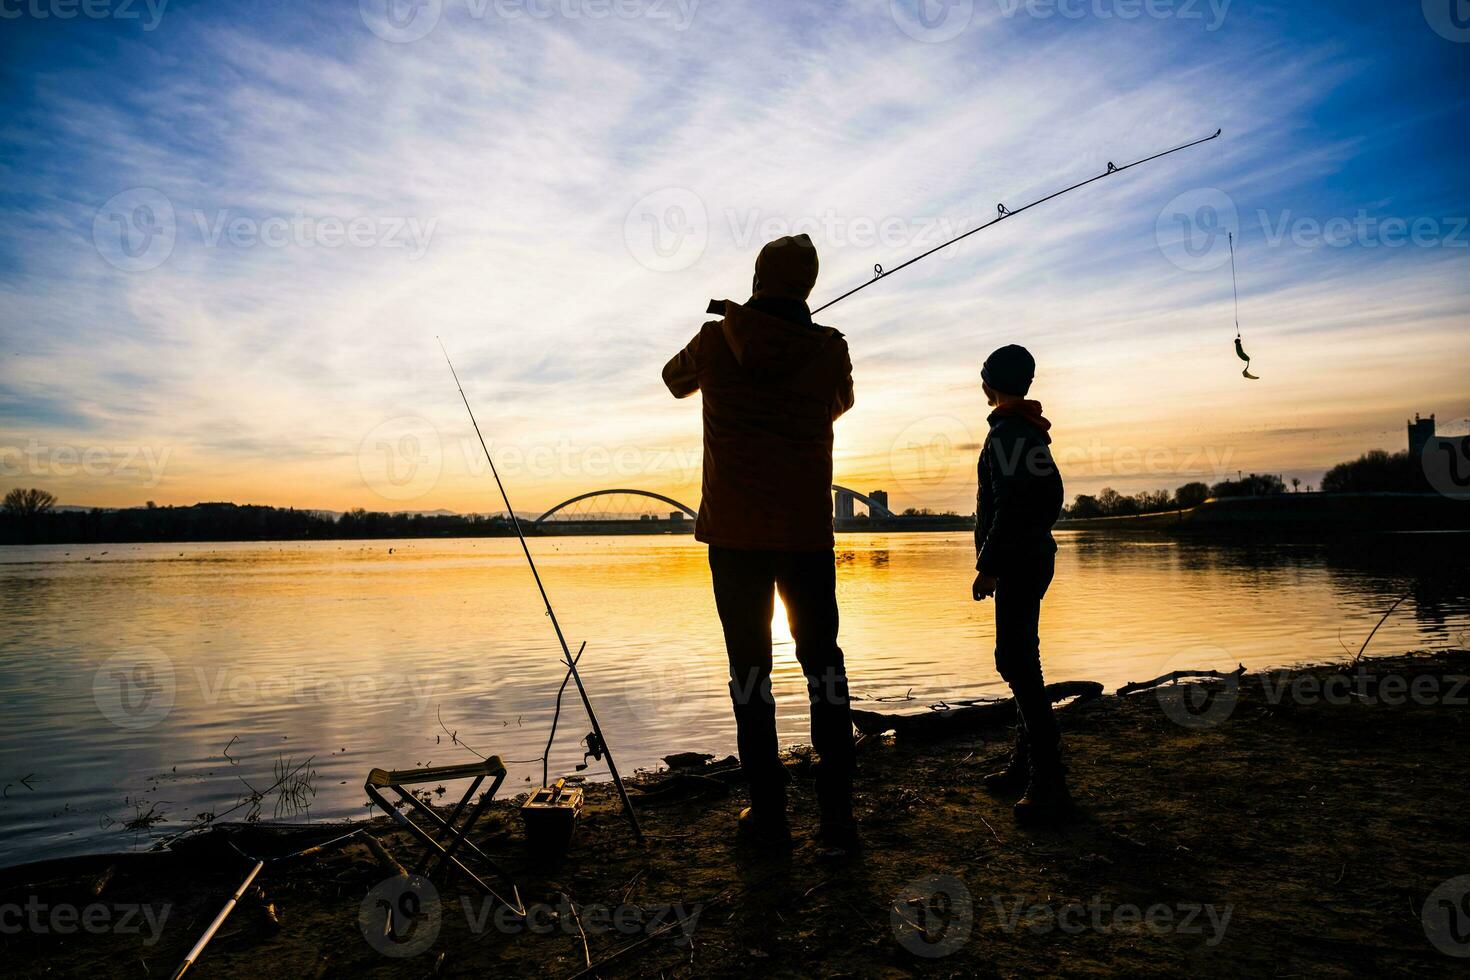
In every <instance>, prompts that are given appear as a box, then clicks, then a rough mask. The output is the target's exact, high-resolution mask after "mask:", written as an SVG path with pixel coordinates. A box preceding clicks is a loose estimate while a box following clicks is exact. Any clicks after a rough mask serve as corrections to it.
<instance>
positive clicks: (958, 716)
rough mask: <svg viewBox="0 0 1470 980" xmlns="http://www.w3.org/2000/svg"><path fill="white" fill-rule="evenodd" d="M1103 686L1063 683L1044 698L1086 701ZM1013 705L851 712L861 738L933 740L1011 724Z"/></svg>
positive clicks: (1049, 687) (1009, 702)
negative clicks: (902, 712) (903, 712)
mask: <svg viewBox="0 0 1470 980" xmlns="http://www.w3.org/2000/svg"><path fill="white" fill-rule="evenodd" d="M1102 692H1103V687H1102V685H1101V684H1099V683H1097V682H1096V681H1063V682H1061V683H1058V684H1048V685H1046V695H1047V697H1048V698H1049V699H1050V700H1051V701H1052V702H1053V703H1055V702H1057V701H1065V700H1067V699H1068V698H1080V699H1081V700H1083V701H1090V700H1092V699H1093V698H1098V697H1101V696H1102ZM1015 721H1016V702H1015V699H1013V698H1005V699H1003V700H1000V701H992V702H991V703H989V704H979V705H973V706H971V707H966V708H954V709H951V710H948V711H926V712H924V713H922V714H909V715H890V714H884V713H883V712H881V711H859V710H857V709H856V708H854V709H853V712H852V722H853V724H854V725H856V726H857V729H858V731H860V732H862V733H863V734H864V735H881V734H883V733H884V732H888V731H891V732H894V733H895V734H897V735H898V736H899V737H900V738H916V739H936V738H948V737H950V736H952V735H967V734H970V733H972V732H978V731H984V730H986V729H991V728H1001V727H1004V726H1006V725H1012V724H1015Z"/></svg>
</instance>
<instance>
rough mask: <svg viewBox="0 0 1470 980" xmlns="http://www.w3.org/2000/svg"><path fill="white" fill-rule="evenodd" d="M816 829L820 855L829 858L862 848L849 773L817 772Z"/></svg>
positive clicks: (848, 853)
mask: <svg viewBox="0 0 1470 980" xmlns="http://www.w3.org/2000/svg"><path fill="white" fill-rule="evenodd" d="M817 809H818V812H819V814H820V817H821V824H820V826H819V827H818V830H817V847H818V849H819V851H820V856H821V857H823V858H826V859H829V860H840V859H842V858H846V857H851V856H852V855H854V854H856V853H857V852H858V851H860V850H862V847H863V841H862V838H861V837H860V836H858V826H857V818H856V817H854V816H853V813H852V776H851V775H850V774H847V775H835V774H826V773H822V772H820V771H819V772H818V773H817Z"/></svg>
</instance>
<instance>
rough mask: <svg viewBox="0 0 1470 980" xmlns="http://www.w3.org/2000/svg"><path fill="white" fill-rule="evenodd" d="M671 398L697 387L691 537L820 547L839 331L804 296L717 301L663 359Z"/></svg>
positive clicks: (844, 372) (844, 386)
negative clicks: (700, 419) (706, 318)
mask: <svg viewBox="0 0 1470 980" xmlns="http://www.w3.org/2000/svg"><path fill="white" fill-rule="evenodd" d="M664 383H665V384H666V385H668V387H669V391H671V392H672V393H673V394H674V397H676V398H684V397H686V396H688V395H692V394H693V393H694V392H696V391H702V392H703V393H704V483H703V496H702V498H701V500H700V504H699V520H698V522H697V523H696V524H695V530H694V536H695V537H696V538H698V539H699V540H700V541H703V542H705V543H707V544H713V545H719V546H721V547H725V548H744V549H750V550H754V549H769V550H780V551H816V550H821V549H824V548H831V547H832V543H833V539H832V423H833V422H834V421H835V420H836V419H837V417H838V416H840V415H842V413H843V412H846V411H847V410H848V409H849V408H851V407H852V403H853V394H852V362H851V361H850V360H849V358H848V353H847V341H846V340H844V339H843V338H842V334H840V333H838V332H837V331H836V330H833V329H832V328H831V327H823V326H818V325H816V324H814V323H812V319H811V313H810V312H808V310H807V306H806V304H805V303H802V302H799V301H796V300H778V299H760V300H753V301H751V302H750V303H749V304H747V305H744V306H741V305H739V304H736V303H732V302H730V301H728V300H727V301H726V302H725V316H724V319H722V320H711V321H710V322H708V323H706V324H705V325H704V326H703V327H702V328H701V329H700V331H699V333H698V334H696V335H695V337H694V339H693V340H691V341H690V342H689V345H688V346H687V347H685V348H684V349H683V350H682V351H680V352H679V353H678V354H677V355H676V356H675V357H674V358H673V360H671V361H669V363H668V364H667V365H665V367H664Z"/></svg>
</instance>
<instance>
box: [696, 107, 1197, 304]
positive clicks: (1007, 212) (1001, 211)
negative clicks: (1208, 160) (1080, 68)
mask: <svg viewBox="0 0 1470 980" xmlns="http://www.w3.org/2000/svg"><path fill="white" fill-rule="evenodd" d="M1223 132H1224V130H1223V129H1217V130H1215V132H1214V133H1213V134H1211V135H1210V136H1206V137H1204V138H1203V139H1197V140H1193V141H1191V142H1189V143H1183V144H1181V145H1179V146H1176V147H1174V148H1173V149H1170V150H1164V151H1162V152H1159V153H1155V154H1153V155H1152V156H1146V157H1144V158H1143V159H1142V160H1134V161H1133V162H1132V163H1125V164H1123V166H1121V167H1120V166H1118V165H1117V164H1115V163H1113V162H1111V161H1109V162H1108V169H1107V170H1104V171H1103V172H1102V173H1100V174H1098V175H1097V176H1095V177H1089V178H1087V179H1086V180H1081V181H1078V182H1077V183H1075V184H1073V185H1072V186H1071V187H1064V188H1062V189H1061V190H1059V191H1054V192H1053V193H1051V194H1048V195H1046V196H1045V197H1042V198H1038V199H1037V200H1035V201H1032V202H1031V203H1030V204H1027V205H1025V206H1023V207H1019V208H1016V209H1015V210H1011V209H1010V208H1008V207H1006V206H1005V205H1004V204H997V205H996V206H995V210H996V212H997V214H996V216H995V217H994V218H991V219H990V220H989V221H987V222H985V223H984V224H983V225H979V226H977V227H975V228H971V229H970V230H969V231H967V232H965V233H963V234H960V235H956V236H955V237H953V238H951V239H950V240H949V241H947V242H941V243H940V244H938V245H935V246H934V247H933V248H931V249H929V250H928V251H926V252H921V253H919V254H918V255H915V256H914V257H913V258H911V259H909V260H908V261H906V262H904V263H902V264H900V265H896V266H894V267H893V268H892V269H887V270H885V269H884V268H883V266H882V265H875V266H873V278H871V279H869V280H868V281H867V282H865V283H863V284H862V285H860V286H856V287H854V288H852V289H849V290H848V291H847V292H845V293H843V294H842V295H841V296H839V297H837V298H836V299H834V300H830V301H828V302H826V303H823V304H822V305H821V306H819V307H817V308H816V309H814V310H812V316H816V315H817V314H818V313H820V312H822V311H823V310H825V309H827V308H828V307H829V306H836V305H837V304H838V303H840V302H842V301H843V300H845V299H847V298H848V297H849V296H852V295H854V294H856V293H860V292H862V291H863V290H864V289H867V288H868V287H869V286H871V285H873V283H875V282H877V281H878V280H880V279H887V278H888V277H889V276H891V275H893V274H894V273H895V272H899V271H900V270H903V269H907V268H908V267H909V266H911V265H913V264H914V263H915V262H920V261H922V260H924V259H927V258H928V257H929V256H931V255H933V254H934V253H935V252H938V251H939V250H940V249H944V248H948V247H949V246H951V245H953V244H955V243H956V242H961V241H964V240H965V239H966V238H969V237H970V236H971V235H975V234H979V233H980V232H982V231H984V230H985V229H986V228H990V227H992V226H993V225H998V224H1000V223H1001V222H1002V221H1004V220H1006V219H1007V218H1014V217H1015V216H1016V215H1018V214H1021V213H1023V212H1025V211H1030V210H1031V209H1032V208H1034V207H1036V206H1037V205H1039V204H1045V203H1046V202H1047V201H1052V200H1055V199H1056V198H1059V197H1061V196H1062V195H1063V194H1070V193H1071V192H1072V191H1075V190H1077V189H1078V188H1080V187H1086V186H1087V185H1088V184H1091V183H1094V182H1095V181H1099V180H1102V179H1103V178H1104V177H1111V176H1112V175H1113V174H1120V173H1122V172H1123V171H1125V170H1132V169H1133V168H1134V167H1141V166H1143V165H1144V164H1145V163H1152V162H1153V161H1155V160H1158V159H1161V158H1163V157H1166V156H1168V155H1170V154H1171V153H1178V152H1180V151H1181V150H1187V149H1189V148H1190V147H1192V146H1199V145H1200V144H1201V143H1208V142H1210V140H1213V139H1218V138H1219V136H1220V134H1221V133H1223ZM709 312H710V313H714V314H718V315H724V312H725V303H724V301H723V300H711V301H710V304H709Z"/></svg>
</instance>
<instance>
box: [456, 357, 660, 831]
mask: <svg viewBox="0 0 1470 980" xmlns="http://www.w3.org/2000/svg"><path fill="white" fill-rule="evenodd" d="M434 339H435V340H437V341H439V349H440V350H442V351H443V352H444V363H446V364H448V365H449V373H450V374H451V375H453V376H454V384H455V387H457V388H458V389H459V397H460V399H461V400H462V401H463V402H464V410H465V411H466V412H469V413H470V424H471V425H473V426H474V427H475V436H476V437H477V438H479V440H480V448H481V449H483V450H484V451H485V461H486V462H488V463H489V464H490V473H491V474H492V475H493V476H494V477H495V485H496V486H497V487H499V488H500V499H501V500H503V501H505V512H506V513H507V514H508V515H510V525H511V527H513V528H515V532H516V537H517V538H518V539H519V540H520V542H521V551H522V552H524V553H525V556H526V563H527V564H528V565H530V566H531V576H532V577H533V578H534V579H535V580H536V589H537V591H539V592H540V593H541V602H542V603H543V604H545V606H546V615H547V616H549V617H550V618H551V627H552V629H554V630H556V639H557V642H558V643H560V644H561V653H562V658H563V659H562V662H563V663H564V664H566V667H567V672H568V673H569V674H571V676H572V680H573V681H575V682H576V684H577V693H578V694H580V695H581V696H582V707H584V708H586V709H587V718H588V720H589V721H591V722H592V737H591V738H589V739H588V748H589V749H591V750H592V751H590V752H589V753H588V754H589V755H591V756H592V757H593V758H601V757H602V756H606V757H607V770H608V772H609V773H611V774H612V778H613V785H614V786H616V787H617V788H618V798H619V799H621V800H622V801H623V813H625V814H626V815H627V817H628V823H630V824H632V826H633V836H634V837H636V838H638V842H639V843H640V844H641V843H643V828H642V827H640V826H638V815H637V814H636V813H634V812H633V802H632V801H631V800H629V799H628V791H627V789H626V788H625V787H624V786H623V777H622V776H620V775H618V766H617V763H615V762H613V757H612V750H611V749H610V748H608V746H607V739H605V738H603V737H602V726H601V725H599V724H598V723H597V715H596V713H594V712H593V710H592V702H591V700H589V699H588V697H587V689H586V688H585V687H583V686H582V675H581V674H580V673H578V671H577V660H578V659H580V658H581V652H580V651H578V654H577V657H575V658H574V657H573V656H572V651H571V648H570V647H568V646H567V638H566V637H565V636H563V635H562V631H561V623H560V622H558V621H557V618H556V610H555V609H553V608H551V598H550V596H548V595H547V594H546V586H545V585H543V584H542V583H541V573H540V572H539V571H537V569H536V559H534V558H532V557H531V549H530V546H528V545H527V544H526V535H525V534H524V533H523V532H522V531H521V522H520V519H519V518H517V517H516V512H515V508H514V507H512V506H511V505H510V495H509V494H508V493H506V492H505V484H504V483H503V482H501V479H500V471H499V470H497V469H496V468H495V458H494V457H493V456H491V455H490V447H489V446H488V445H486V444H485V436H484V434H483V433H482V432H480V423H479V422H478V421H477V420H476V419H475V410H474V409H473V408H470V399H469V396H467V395H466V394H465V393H464V385H463V384H461V383H460V380H459V372H458V371H456V370H455V369H454V362H453V361H451V360H450V359H449V349H448V348H446V347H445V346H444V341H443V339H442V338H440V337H438V336H436V337H435V338H434ZM559 704H560V699H558V705H559ZM558 710H559V709H558ZM594 740H595V742H596V744H592V743H593V741H594Z"/></svg>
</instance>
